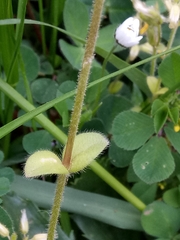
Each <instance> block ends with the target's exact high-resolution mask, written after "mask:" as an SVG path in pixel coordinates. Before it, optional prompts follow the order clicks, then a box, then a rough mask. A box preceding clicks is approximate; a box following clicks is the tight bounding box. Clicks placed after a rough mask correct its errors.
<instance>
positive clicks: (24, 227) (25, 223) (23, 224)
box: [20, 209, 29, 234]
mask: <svg viewBox="0 0 180 240" xmlns="http://www.w3.org/2000/svg"><path fill="white" fill-rule="evenodd" d="M21 213H22V215H21V222H20V223H21V232H22V233H23V234H27V233H28V231H29V223H28V218H27V215H26V209H23V210H21Z"/></svg>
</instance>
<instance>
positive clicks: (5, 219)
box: [0, 207, 14, 240]
mask: <svg viewBox="0 0 180 240" xmlns="http://www.w3.org/2000/svg"><path fill="white" fill-rule="evenodd" d="M0 223H1V224H3V225H4V226H5V227H6V228H7V229H8V230H9V233H10V235H11V234H12V233H13V232H14V226H13V221H12V219H11V217H10V216H9V214H8V213H7V211H6V210H4V209H3V208H2V207H0ZM0 240H4V237H2V236H1V235H0Z"/></svg>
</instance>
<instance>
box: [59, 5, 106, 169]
mask: <svg viewBox="0 0 180 240" xmlns="http://www.w3.org/2000/svg"><path fill="white" fill-rule="evenodd" d="M103 4H104V0H95V1H94V7H93V8H94V10H93V14H92V20H91V24H90V28H89V33H88V38H87V44H86V47H85V54H84V59H83V63H82V69H81V71H80V73H79V78H78V86H77V94H76V97H75V102H74V109H73V112H72V115H71V123H70V127H69V134H68V141H67V145H66V151H65V155H64V159H63V164H64V165H65V166H66V167H67V168H69V167H70V165H71V154H72V149H73V144H74V140H75V136H76V133H77V130H78V125H79V120H80V116H81V110H82V106H83V101H84V96H85V92H86V89H87V83H88V78H89V73H90V68H91V64H92V60H93V54H94V50H95V44H96V39H97V35H98V30H99V26H100V20H101V13H102V9H103Z"/></svg>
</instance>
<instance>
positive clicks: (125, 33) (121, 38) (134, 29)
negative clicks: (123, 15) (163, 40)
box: [114, 17, 143, 48]
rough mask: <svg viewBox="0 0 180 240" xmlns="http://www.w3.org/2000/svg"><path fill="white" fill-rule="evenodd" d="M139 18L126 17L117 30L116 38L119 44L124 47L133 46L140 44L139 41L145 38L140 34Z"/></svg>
mask: <svg viewBox="0 0 180 240" xmlns="http://www.w3.org/2000/svg"><path fill="white" fill-rule="evenodd" d="M139 25H140V22H139V19H137V18H133V17H129V18H128V19H126V20H125V21H124V22H123V23H122V24H121V25H120V26H119V27H118V28H117V29H116V32H115V35H114V37H115V39H116V42H117V43H118V44H120V45H121V46H123V47H126V48H128V47H132V46H134V45H137V44H139V41H140V40H141V39H142V38H143V37H142V36H138V35H139Z"/></svg>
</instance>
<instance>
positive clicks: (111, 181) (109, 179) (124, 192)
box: [90, 161, 146, 211]
mask: <svg viewBox="0 0 180 240" xmlns="http://www.w3.org/2000/svg"><path fill="white" fill-rule="evenodd" d="M90 167H91V169H92V170H93V172H94V173H96V174H97V175H98V176H99V177H100V178H101V179H103V180H104V181H105V182H106V183H107V184H108V185H109V186H111V187H112V188H113V189H114V190H115V191H116V192H118V193H119V194H120V195H121V196H122V197H124V198H125V199H126V200H127V201H128V202H130V203H131V204H132V205H134V206H135V207H136V208H137V209H139V210H140V211H143V210H144V208H145V207H146V205H145V204H144V203H143V202H142V201H141V200H140V199H139V198H137V197H136V196H135V195H134V194H133V193H131V192H130V191H129V190H128V189H127V188H126V187H125V186H123V185H122V184H121V183H120V182H119V181H118V180H117V179H116V178H115V177H113V176H112V175H111V174H110V173H109V172H108V171H106V170H105V169H104V168H103V167H101V165H100V164H98V163H97V162H96V161H94V162H92V163H91V164H90Z"/></svg>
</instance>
